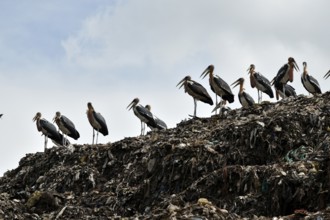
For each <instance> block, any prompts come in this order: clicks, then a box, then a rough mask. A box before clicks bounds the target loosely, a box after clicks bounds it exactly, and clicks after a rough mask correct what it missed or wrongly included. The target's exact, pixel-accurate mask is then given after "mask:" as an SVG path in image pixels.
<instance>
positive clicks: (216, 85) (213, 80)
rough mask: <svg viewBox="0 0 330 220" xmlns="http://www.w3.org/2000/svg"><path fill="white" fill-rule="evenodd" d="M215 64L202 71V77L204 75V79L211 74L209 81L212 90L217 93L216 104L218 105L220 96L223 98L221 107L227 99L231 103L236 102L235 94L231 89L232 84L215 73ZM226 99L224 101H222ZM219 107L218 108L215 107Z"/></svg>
mask: <svg viewBox="0 0 330 220" xmlns="http://www.w3.org/2000/svg"><path fill="white" fill-rule="evenodd" d="M213 71H214V66H213V65H209V66H208V67H207V68H206V69H205V70H204V71H203V73H202V75H201V77H202V76H203V79H204V78H205V77H206V76H207V75H209V82H210V87H211V90H212V91H213V92H214V93H215V104H216V105H217V106H218V98H217V97H218V96H220V98H221V100H220V101H219V103H221V105H220V106H219V107H218V108H221V107H222V106H224V105H225V104H226V101H228V102H229V103H233V102H234V94H233V92H232V91H231V89H230V86H229V85H228V84H227V83H226V81H224V80H223V79H222V78H220V77H219V76H217V75H215V76H214V75H213ZM222 100H224V102H222ZM215 109H217V108H215Z"/></svg>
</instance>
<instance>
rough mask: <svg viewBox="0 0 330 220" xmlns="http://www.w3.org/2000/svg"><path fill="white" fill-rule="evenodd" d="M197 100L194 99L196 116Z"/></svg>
mask: <svg viewBox="0 0 330 220" xmlns="http://www.w3.org/2000/svg"><path fill="white" fill-rule="evenodd" d="M196 109H197V101H196V99H194V117H196Z"/></svg>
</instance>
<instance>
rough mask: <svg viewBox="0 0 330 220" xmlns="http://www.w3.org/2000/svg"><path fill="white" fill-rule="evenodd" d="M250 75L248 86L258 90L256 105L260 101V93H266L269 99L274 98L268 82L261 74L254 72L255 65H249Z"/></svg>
mask: <svg viewBox="0 0 330 220" xmlns="http://www.w3.org/2000/svg"><path fill="white" fill-rule="evenodd" d="M248 71H249V74H250V84H251V87H252V88H255V87H256V88H257V90H258V103H260V102H261V101H262V93H263V92H264V93H266V94H267V95H269V97H270V98H274V93H273V90H272V86H271V85H270V82H269V80H268V79H267V78H266V77H264V76H263V75H262V74H261V73H258V72H256V71H255V65H254V64H251V65H250V67H249V69H248Z"/></svg>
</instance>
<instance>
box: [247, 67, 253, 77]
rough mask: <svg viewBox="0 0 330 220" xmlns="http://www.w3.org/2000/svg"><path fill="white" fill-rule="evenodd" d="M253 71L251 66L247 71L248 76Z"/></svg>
mask: <svg viewBox="0 0 330 220" xmlns="http://www.w3.org/2000/svg"><path fill="white" fill-rule="evenodd" d="M251 69H252V67H251V66H249V68H248V69H247V70H246V71H247V72H248V75H249V74H250V73H251Z"/></svg>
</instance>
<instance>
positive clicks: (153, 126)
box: [145, 105, 167, 130]
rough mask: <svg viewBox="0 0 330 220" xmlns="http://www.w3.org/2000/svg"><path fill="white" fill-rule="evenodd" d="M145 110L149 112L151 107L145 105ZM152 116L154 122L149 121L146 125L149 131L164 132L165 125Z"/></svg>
mask: <svg viewBox="0 0 330 220" xmlns="http://www.w3.org/2000/svg"><path fill="white" fill-rule="evenodd" d="M145 108H146V109H148V110H149V112H151V106H150V105H146V106H145ZM151 114H152V113H151ZM152 116H153V119H154V120H153V121H152V120H151V121H149V122H147V125H148V127H149V128H150V129H151V130H157V129H158V130H165V129H167V125H166V123H165V122H164V121H163V120H161V119H159V118H158V117H157V116H156V115H154V114H152Z"/></svg>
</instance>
